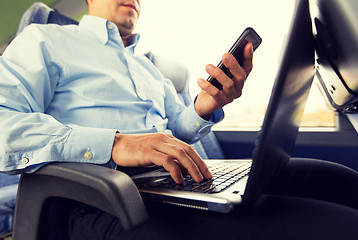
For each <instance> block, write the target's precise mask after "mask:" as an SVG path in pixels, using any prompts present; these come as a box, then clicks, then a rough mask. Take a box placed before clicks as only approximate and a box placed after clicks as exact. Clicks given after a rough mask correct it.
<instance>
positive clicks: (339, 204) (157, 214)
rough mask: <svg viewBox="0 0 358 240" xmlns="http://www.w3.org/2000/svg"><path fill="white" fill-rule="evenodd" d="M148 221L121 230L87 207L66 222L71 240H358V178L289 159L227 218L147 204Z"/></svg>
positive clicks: (109, 217)
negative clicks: (248, 201) (260, 190)
mask: <svg viewBox="0 0 358 240" xmlns="http://www.w3.org/2000/svg"><path fill="white" fill-rule="evenodd" d="M147 209H148V212H149V215H150V220H149V221H147V222H146V223H144V224H143V225H141V226H139V227H138V228H136V229H134V230H131V231H125V230H123V229H122V227H121V224H120V222H119V220H118V219H117V218H115V217H113V216H112V215H110V214H108V213H104V212H102V211H100V210H97V209H95V208H92V207H90V206H79V207H78V208H76V209H75V210H74V211H73V212H72V214H71V217H70V221H69V225H68V231H69V235H70V237H71V240H82V239H86V240H92V239H96V240H97V239H98V240H100V239H101V240H102V239H103V240H107V239H108V240H112V239H113V240H114V239H173V240H176V239H349V240H350V239H358V227H357V226H358V173H357V172H356V171H353V170H351V169H349V168H346V167H343V166H341V165H337V164H333V163H329V162H325V161H318V160H308V159H293V160H291V161H290V162H289V163H288V164H287V166H286V167H285V168H284V169H283V170H282V172H281V174H280V175H279V176H278V177H277V178H276V179H275V180H274V181H273V182H272V184H270V186H269V187H268V189H267V191H266V192H265V193H264V194H262V195H261V196H260V197H259V198H258V199H257V200H256V201H254V202H253V203H252V204H251V205H249V206H245V207H244V208H238V209H237V210H236V211H234V212H233V213H231V214H218V213H212V212H204V211H200V210H194V209H188V208H182V207H176V206H168V205H163V204H155V203H147Z"/></svg>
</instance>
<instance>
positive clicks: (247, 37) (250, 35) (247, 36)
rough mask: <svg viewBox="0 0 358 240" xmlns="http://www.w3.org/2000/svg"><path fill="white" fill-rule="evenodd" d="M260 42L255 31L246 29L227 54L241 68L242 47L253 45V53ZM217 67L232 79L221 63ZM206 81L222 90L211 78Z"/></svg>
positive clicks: (249, 28) (217, 82)
mask: <svg viewBox="0 0 358 240" xmlns="http://www.w3.org/2000/svg"><path fill="white" fill-rule="evenodd" d="M261 42H262V39H261V37H260V36H259V35H258V34H257V33H256V31H255V30H254V29H253V28H251V27H248V28H246V29H245V31H244V32H243V33H242V34H241V35H240V37H239V38H238V39H237V40H236V42H235V43H234V45H232V47H231V48H230V50H229V53H231V54H232V55H233V56H234V57H235V58H236V60H237V61H238V62H239V64H240V65H241V66H242V63H243V58H244V57H243V50H244V47H245V46H246V44H248V43H252V45H253V50H254V51H255V50H256V48H258V46H260V44H261ZM218 67H219V68H220V69H221V70H222V71H223V72H224V73H225V74H226V75H227V76H229V77H230V78H232V74H231V72H230V70H229V69H228V68H226V67H225V65H224V64H223V63H222V61H220V63H219V64H218ZM207 81H209V82H210V83H211V84H212V85H214V86H215V87H216V88H217V89H219V90H222V89H223V86H222V85H221V83H220V82H219V81H218V80H216V78H213V77H212V76H209V78H208V79H207Z"/></svg>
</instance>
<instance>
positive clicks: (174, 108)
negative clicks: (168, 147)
mask: <svg viewBox="0 0 358 240" xmlns="http://www.w3.org/2000/svg"><path fill="white" fill-rule="evenodd" d="M165 91H166V102H165V106H166V114H167V117H168V119H169V122H168V128H169V129H170V130H171V131H172V132H173V135H174V136H175V137H177V138H179V139H181V140H183V141H185V142H187V143H190V144H192V143H194V142H196V141H198V140H199V139H200V138H202V137H204V136H205V135H207V134H208V133H209V132H210V130H211V127H212V126H213V125H214V124H216V123H218V122H220V121H221V120H222V119H223V118H224V111H223V110H222V109H219V110H217V111H216V112H214V113H213V114H212V116H211V118H210V120H209V121H207V120H205V119H203V118H201V117H200V116H199V115H198V114H197V112H196V111H195V108H194V102H195V101H193V102H192V103H191V104H190V105H189V106H188V107H186V106H184V105H183V103H182V102H181V100H180V99H179V97H178V95H177V93H176V90H175V88H174V85H173V83H172V82H171V81H170V80H168V79H167V80H166V84H165Z"/></svg>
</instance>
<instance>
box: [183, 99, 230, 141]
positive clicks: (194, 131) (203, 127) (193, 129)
mask: <svg viewBox="0 0 358 240" xmlns="http://www.w3.org/2000/svg"><path fill="white" fill-rule="evenodd" d="M185 115H186V116H185V117H184V119H190V120H189V121H187V122H186V124H184V126H185V128H186V129H185V131H184V132H186V136H182V140H184V141H186V142H188V143H194V142H196V141H197V140H199V139H200V138H202V137H204V136H205V135H206V134H208V133H209V132H210V130H211V127H212V126H213V125H214V124H216V123H218V122H220V121H221V120H222V119H223V118H224V111H223V110H222V109H219V110H217V111H216V112H214V113H213V114H212V116H211V118H210V120H209V121H207V120H205V119H203V118H201V117H200V116H199V115H198V114H197V112H196V111H195V107H194V102H192V103H191V104H190V105H189V107H188V109H187V111H186V112H185ZM188 136H191V138H187V137H188ZM186 138H187V139H186ZM189 139H191V140H189Z"/></svg>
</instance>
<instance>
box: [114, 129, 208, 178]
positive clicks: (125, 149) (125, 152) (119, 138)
mask: <svg viewBox="0 0 358 240" xmlns="http://www.w3.org/2000/svg"><path fill="white" fill-rule="evenodd" d="M112 159H113V161H114V162H115V163H116V164H118V165H119V166H123V167H136V166H150V165H153V164H155V165H158V166H163V167H164V168H165V169H166V170H167V171H168V172H170V175H171V176H172V178H173V179H174V181H175V182H176V183H178V184H181V183H183V182H184V179H183V172H188V173H189V174H190V175H191V176H192V178H193V179H194V180H195V181H196V182H201V181H203V180H204V179H211V178H212V175H211V173H210V171H209V169H208V167H207V166H206V164H205V163H204V161H203V160H202V159H201V158H200V156H199V155H198V153H197V152H196V151H195V149H194V148H193V147H192V146H190V145H188V144H186V143H184V142H182V141H180V140H178V139H177V138H175V137H173V136H172V135H170V134H162V133H153V134H119V133H117V134H116V136H115V139H114V143H113V149H112Z"/></svg>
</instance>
